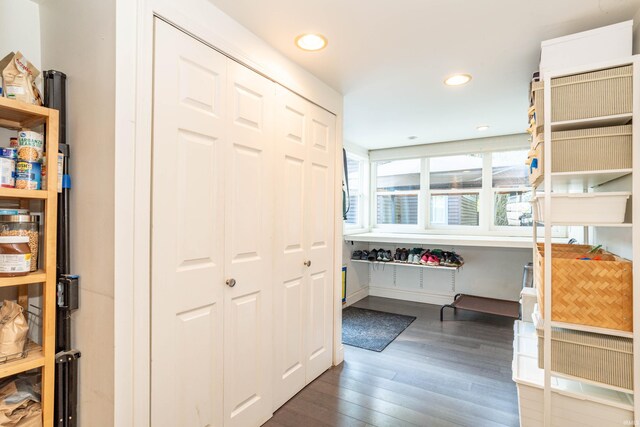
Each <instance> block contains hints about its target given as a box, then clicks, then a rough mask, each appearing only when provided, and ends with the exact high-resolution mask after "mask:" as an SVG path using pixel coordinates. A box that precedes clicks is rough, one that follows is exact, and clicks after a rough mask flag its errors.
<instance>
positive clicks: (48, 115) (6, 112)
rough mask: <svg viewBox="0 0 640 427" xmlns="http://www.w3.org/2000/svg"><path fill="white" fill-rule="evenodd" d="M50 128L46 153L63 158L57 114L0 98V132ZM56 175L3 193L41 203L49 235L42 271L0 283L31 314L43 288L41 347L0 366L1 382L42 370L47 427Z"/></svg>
mask: <svg viewBox="0 0 640 427" xmlns="http://www.w3.org/2000/svg"><path fill="white" fill-rule="evenodd" d="M42 124H44V125H46V139H45V141H46V149H47V151H48V152H49V153H57V152H58V111H56V110H52V109H49V108H43V107H38V106H34V105H29V104H24V103H22V102H17V101H13V100H9V99H6V98H0V126H2V127H6V128H10V129H29V128H34V127H36V126H39V125H42ZM47 169H48V170H49V171H56V170H57V169H58V166H57V156H47ZM57 178H58V177H57V174H55V173H50V174H49V177H48V180H49V182H48V190H18V189H15V188H0V200H12V201H14V202H17V203H19V204H20V205H21V206H29V204H30V203H39V204H41V205H40V206H41V207H43V208H44V224H43V227H41V229H40V231H41V233H44V238H43V242H44V244H43V245H42V246H43V248H42V250H41V252H40V257H41V260H42V261H40V265H41V266H43V269H40V270H38V271H35V272H33V273H30V274H28V275H26V276H20V277H8V278H0V287H8V286H13V287H17V292H18V303H19V304H20V305H22V307H23V308H24V309H25V310H26V309H27V307H28V303H29V298H28V287H29V286H32V285H36V284H42V287H41V289H42V294H41V295H42V301H41V308H42V322H41V325H42V331H41V337H42V342H41V343H40V344H35V343H31V344H29V347H30V350H29V352H28V354H27V356H26V357H24V358H21V359H17V360H12V361H8V362H6V363H3V364H0V378H6V377H8V376H11V375H15V374H19V373H22V372H26V371H29V370H32V369H41V373H42V399H41V404H42V418H43V424H44V425H45V426H50V425H53V403H54V399H53V393H54V369H55V360H54V357H55V313H56V225H57V220H56V215H57V203H58V193H57Z"/></svg>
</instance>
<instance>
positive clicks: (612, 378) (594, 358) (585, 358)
mask: <svg viewBox="0 0 640 427" xmlns="http://www.w3.org/2000/svg"><path fill="white" fill-rule="evenodd" d="M534 323H535V325H536V331H537V332H538V367H540V368H541V369H544V329H543V328H542V323H541V322H539V319H538V318H537V316H536V315H534ZM551 370H553V371H555V372H560V373H563V374H567V375H572V376H574V377H579V378H585V379H588V380H591V381H597V382H600V383H604V384H609V385H612V386H615V387H620V388H623V389H628V390H632V389H633V340H632V339H631V338H623V337H616V336H611V335H602V334H594V333H591V332H582V331H573V330H570V329H563V328H551Z"/></svg>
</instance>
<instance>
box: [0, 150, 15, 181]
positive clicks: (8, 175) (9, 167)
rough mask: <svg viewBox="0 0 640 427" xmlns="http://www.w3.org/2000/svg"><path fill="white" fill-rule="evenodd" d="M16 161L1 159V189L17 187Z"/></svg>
mask: <svg viewBox="0 0 640 427" xmlns="http://www.w3.org/2000/svg"><path fill="white" fill-rule="evenodd" d="M15 176H16V161H15V160H13V159H9V158H7V157H0V187H5V188H14V187H15V186H16V178H15Z"/></svg>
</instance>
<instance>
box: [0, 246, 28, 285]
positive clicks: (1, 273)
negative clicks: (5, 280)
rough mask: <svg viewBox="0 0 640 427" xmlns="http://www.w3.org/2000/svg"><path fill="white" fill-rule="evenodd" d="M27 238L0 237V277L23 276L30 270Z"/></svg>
mask: <svg viewBox="0 0 640 427" xmlns="http://www.w3.org/2000/svg"><path fill="white" fill-rule="evenodd" d="M31 256H32V254H31V249H30V248H29V238H28V237H24V236H4V237H0V277H14V276H25V275H27V274H29V271H30V269H31Z"/></svg>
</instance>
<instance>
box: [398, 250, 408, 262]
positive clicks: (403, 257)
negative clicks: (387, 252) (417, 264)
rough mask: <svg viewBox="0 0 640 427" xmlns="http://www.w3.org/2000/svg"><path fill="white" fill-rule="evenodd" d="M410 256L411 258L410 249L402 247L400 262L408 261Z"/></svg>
mask: <svg viewBox="0 0 640 427" xmlns="http://www.w3.org/2000/svg"><path fill="white" fill-rule="evenodd" d="M408 258H409V250H407V249H405V248H402V251H401V252H400V262H407V259H408Z"/></svg>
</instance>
